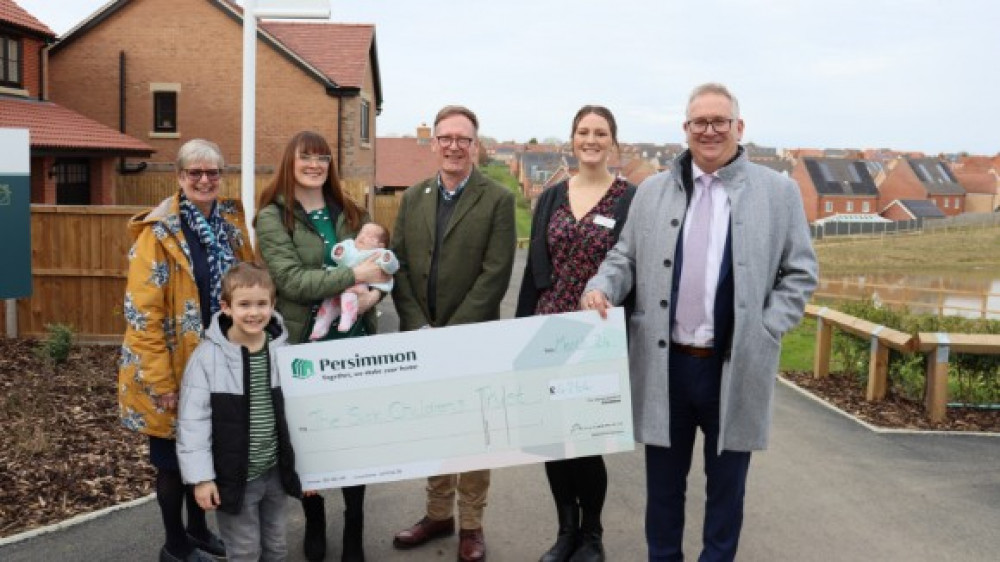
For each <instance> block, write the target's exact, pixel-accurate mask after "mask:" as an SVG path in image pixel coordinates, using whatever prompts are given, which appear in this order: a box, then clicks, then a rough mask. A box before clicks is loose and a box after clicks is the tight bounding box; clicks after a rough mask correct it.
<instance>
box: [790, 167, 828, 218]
mask: <svg viewBox="0 0 1000 562" xmlns="http://www.w3.org/2000/svg"><path fill="white" fill-rule="evenodd" d="M791 177H792V179H793V180H795V183H797V184H798V186H799V193H801V194H802V206H803V207H804V208H805V211H806V221H808V222H810V223H811V222H813V221H815V220H817V219H819V218H822V216H823V215H821V214H820V213H821V211H822V207H821V206H820V197H819V194H817V193H816V187H815V186H814V185H813V182H812V178H811V177H810V176H809V172H808V171H807V170H806V165H805V163H803V161H802V159H799V161H798V162H797V163H796V164H795V166H794V167H793V168H792V173H791Z"/></svg>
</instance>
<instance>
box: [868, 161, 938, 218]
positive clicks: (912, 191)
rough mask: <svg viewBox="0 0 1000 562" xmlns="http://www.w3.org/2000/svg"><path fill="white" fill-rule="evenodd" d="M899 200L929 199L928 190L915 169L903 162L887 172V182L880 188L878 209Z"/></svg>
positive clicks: (899, 162) (897, 163) (897, 162)
mask: <svg viewBox="0 0 1000 562" xmlns="http://www.w3.org/2000/svg"><path fill="white" fill-rule="evenodd" d="M897 199H927V190H926V189H925V188H924V185H923V184H922V183H920V178H918V177H917V174H915V173H914V172H913V168H910V165H909V164H907V163H906V162H905V161H903V160H897V161H896V166H895V167H894V168H893V169H892V170H890V171H889V172H887V174H886V176H885V181H883V182H882V185H880V186H878V208H879V210H882V209H884V208H886V207H888V206H889V205H890V204H891V203H892V202H893V201H895V200H897Z"/></svg>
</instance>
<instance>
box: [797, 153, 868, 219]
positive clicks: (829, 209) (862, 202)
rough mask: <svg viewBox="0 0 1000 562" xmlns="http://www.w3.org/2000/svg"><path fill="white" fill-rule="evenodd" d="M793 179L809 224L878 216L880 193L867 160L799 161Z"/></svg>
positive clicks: (819, 159)
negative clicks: (836, 218) (845, 217)
mask: <svg viewBox="0 0 1000 562" xmlns="http://www.w3.org/2000/svg"><path fill="white" fill-rule="evenodd" d="M791 177H792V179H794V180H795V181H796V183H798V184H799V191H800V192H801V193H802V204H803V206H804V208H805V212H806V219H807V220H808V221H809V222H810V223H812V222H815V221H817V220H820V219H824V218H827V217H830V216H833V215H838V214H878V206H877V203H878V190H877V189H876V188H875V182H874V180H872V176H871V173H870V172H869V168H868V166H867V164H866V162H865V161H864V160H858V159H845V158H817V157H812V156H806V157H800V158H799V159H798V161H797V162H796V163H795V166H794V167H793V168H792V172H791Z"/></svg>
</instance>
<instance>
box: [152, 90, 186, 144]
mask: <svg viewBox="0 0 1000 562" xmlns="http://www.w3.org/2000/svg"><path fill="white" fill-rule="evenodd" d="M149 91H150V93H152V94H153V130H152V132H151V133H150V136H151V137H161V138H178V136H179V135H180V128H179V126H178V122H177V118H178V111H177V110H178V98H179V97H180V92H181V85H180V84H175V83H163V82H153V83H151V84H150V85H149Z"/></svg>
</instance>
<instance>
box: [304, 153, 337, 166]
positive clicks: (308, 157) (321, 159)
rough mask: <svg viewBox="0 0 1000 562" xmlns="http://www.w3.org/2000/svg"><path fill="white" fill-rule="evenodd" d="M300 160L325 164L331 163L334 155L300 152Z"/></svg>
mask: <svg viewBox="0 0 1000 562" xmlns="http://www.w3.org/2000/svg"><path fill="white" fill-rule="evenodd" d="M298 157H299V160H303V161H305V162H309V163H311V164H323V165H329V164H330V162H332V161H333V156H330V155H329V154H299V155H298Z"/></svg>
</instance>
